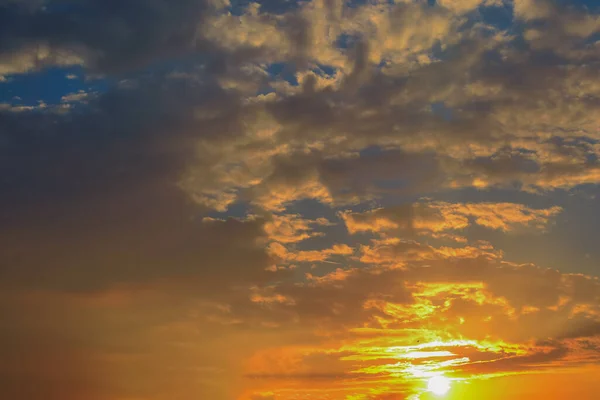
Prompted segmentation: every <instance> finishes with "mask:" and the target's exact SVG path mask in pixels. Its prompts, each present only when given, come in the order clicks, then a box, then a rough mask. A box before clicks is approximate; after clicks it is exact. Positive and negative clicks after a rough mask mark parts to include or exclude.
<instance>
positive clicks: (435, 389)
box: [427, 375, 450, 396]
mask: <svg viewBox="0 0 600 400" xmlns="http://www.w3.org/2000/svg"><path fill="white" fill-rule="evenodd" d="M427 390H428V391H429V392H431V393H433V394H435V395H437V396H443V395H445V394H446V393H448V391H449V390H450V379H448V378H446V377H444V376H441V375H440V376H434V377H433V378H431V379H429V382H427Z"/></svg>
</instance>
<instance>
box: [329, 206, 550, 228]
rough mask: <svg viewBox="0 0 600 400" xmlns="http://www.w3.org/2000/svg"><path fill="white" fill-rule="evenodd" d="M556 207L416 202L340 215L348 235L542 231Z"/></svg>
mask: <svg viewBox="0 0 600 400" xmlns="http://www.w3.org/2000/svg"><path fill="white" fill-rule="evenodd" d="M560 212H561V208H560V207H553V208H549V209H542V210H535V209H531V208H528V207H525V206H523V205H521V204H511V203H466V204H452V203H445V202H427V201H425V202H419V203H415V204H409V205H404V206H396V207H391V208H379V209H375V210H370V211H367V212H363V213H352V212H342V213H341V214H340V216H341V218H342V220H344V223H345V224H346V228H347V229H348V232H349V233H351V234H353V233H356V232H361V231H372V232H385V231H394V230H405V231H408V230H414V231H425V232H443V231H452V230H462V229H465V228H467V227H469V226H470V225H472V224H474V225H479V226H482V227H485V228H489V229H497V230H502V231H504V232H511V231H515V230H518V229H519V228H524V227H531V228H535V229H545V227H546V226H547V225H548V224H549V223H550V218H551V217H554V216H555V215H557V214H558V213H560Z"/></svg>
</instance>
